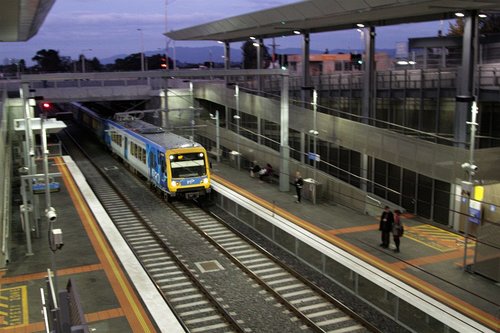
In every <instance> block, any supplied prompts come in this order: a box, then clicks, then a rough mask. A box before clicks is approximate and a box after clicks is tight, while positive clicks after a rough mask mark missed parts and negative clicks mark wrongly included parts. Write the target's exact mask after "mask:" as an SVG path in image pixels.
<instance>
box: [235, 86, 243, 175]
mask: <svg viewBox="0 0 500 333" xmlns="http://www.w3.org/2000/svg"><path fill="white" fill-rule="evenodd" d="M234 92H235V93H234V97H236V115H235V116H234V119H236V135H237V137H236V152H237V159H238V160H237V165H238V170H240V167H241V164H240V163H241V162H240V118H241V117H240V87H239V86H238V85H235V86H234Z"/></svg>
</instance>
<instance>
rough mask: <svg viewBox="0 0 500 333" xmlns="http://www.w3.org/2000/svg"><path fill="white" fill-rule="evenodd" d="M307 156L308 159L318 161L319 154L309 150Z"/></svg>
mask: <svg viewBox="0 0 500 333" xmlns="http://www.w3.org/2000/svg"><path fill="white" fill-rule="evenodd" d="M307 158H308V159H309V160H310V161H316V162H319V161H320V157H319V154H315V153H311V152H308V153H307Z"/></svg>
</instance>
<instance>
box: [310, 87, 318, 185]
mask: <svg viewBox="0 0 500 333" xmlns="http://www.w3.org/2000/svg"><path fill="white" fill-rule="evenodd" d="M312 106H313V129H311V130H309V134H311V135H312V136H313V165H314V181H316V169H317V165H316V163H317V161H318V157H317V137H318V134H319V132H318V130H317V128H318V125H317V119H316V115H317V108H318V91H317V90H316V89H313V101H312Z"/></svg>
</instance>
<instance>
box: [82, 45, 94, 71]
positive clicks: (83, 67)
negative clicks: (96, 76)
mask: <svg viewBox="0 0 500 333" xmlns="http://www.w3.org/2000/svg"><path fill="white" fill-rule="evenodd" d="M85 51H92V49H83V50H82V51H81V54H80V57H81V60H82V73H85Z"/></svg>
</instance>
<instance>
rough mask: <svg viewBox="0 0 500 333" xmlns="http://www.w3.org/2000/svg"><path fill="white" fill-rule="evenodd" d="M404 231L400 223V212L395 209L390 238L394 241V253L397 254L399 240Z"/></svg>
mask: <svg viewBox="0 0 500 333" xmlns="http://www.w3.org/2000/svg"><path fill="white" fill-rule="evenodd" d="M404 231H405V229H404V227H403V223H402V222H401V211H400V210H398V209H396V210H395V211H394V223H393V225H392V238H393V239H394V244H396V248H395V249H394V252H396V253H398V252H399V244H400V242H401V240H400V238H401V237H403V233H404Z"/></svg>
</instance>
